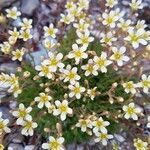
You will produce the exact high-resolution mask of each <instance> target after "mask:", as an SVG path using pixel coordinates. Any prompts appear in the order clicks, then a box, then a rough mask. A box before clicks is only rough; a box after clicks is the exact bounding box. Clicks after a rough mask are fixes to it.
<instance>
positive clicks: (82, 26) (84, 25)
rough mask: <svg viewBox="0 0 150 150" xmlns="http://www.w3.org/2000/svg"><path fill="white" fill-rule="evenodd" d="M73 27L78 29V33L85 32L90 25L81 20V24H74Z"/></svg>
mask: <svg viewBox="0 0 150 150" xmlns="http://www.w3.org/2000/svg"><path fill="white" fill-rule="evenodd" d="M73 26H74V27H75V28H76V29H77V30H76V32H85V31H87V30H88V28H89V26H90V25H89V23H86V22H85V20H83V19H80V20H79V23H74V24H73Z"/></svg>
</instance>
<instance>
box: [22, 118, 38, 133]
mask: <svg viewBox="0 0 150 150" xmlns="http://www.w3.org/2000/svg"><path fill="white" fill-rule="evenodd" d="M21 125H22V126H23V129H22V130H21V134H22V135H25V136H28V135H30V136H33V132H34V128H36V127H37V126H38V125H37V123H36V122H33V121H32V117H31V116H30V117H29V118H28V119H26V120H25V121H23V123H22V124H21Z"/></svg>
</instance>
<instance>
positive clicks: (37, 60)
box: [26, 45, 48, 65]
mask: <svg viewBox="0 0 150 150" xmlns="http://www.w3.org/2000/svg"><path fill="white" fill-rule="evenodd" d="M31 55H32V57H33V59H34V62H35V65H39V64H41V60H42V59H41V58H42V57H44V58H47V57H48V55H47V51H46V49H44V47H43V46H42V45H39V50H38V51H36V52H33V53H31ZM26 59H27V60H29V61H32V58H31V56H30V55H29V54H27V55H26Z"/></svg>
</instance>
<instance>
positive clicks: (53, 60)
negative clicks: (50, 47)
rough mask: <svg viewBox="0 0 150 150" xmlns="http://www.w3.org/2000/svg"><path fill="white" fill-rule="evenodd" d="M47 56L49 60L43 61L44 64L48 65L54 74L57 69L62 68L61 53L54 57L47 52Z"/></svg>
mask: <svg viewBox="0 0 150 150" xmlns="http://www.w3.org/2000/svg"><path fill="white" fill-rule="evenodd" d="M48 55H49V59H47V60H44V63H45V64H47V65H49V67H50V69H51V71H52V72H56V70H57V68H58V67H59V68H63V67H64V64H63V63H62V62H61V60H62V58H63V54H62V53H58V54H57V55H55V54H54V53H52V52H49V53H48Z"/></svg>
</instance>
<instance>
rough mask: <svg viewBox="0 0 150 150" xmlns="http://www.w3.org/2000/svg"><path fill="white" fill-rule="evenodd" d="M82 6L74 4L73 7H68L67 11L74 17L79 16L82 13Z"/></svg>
mask: <svg viewBox="0 0 150 150" xmlns="http://www.w3.org/2000/svg"><path fill="white" fill-rule="evenodd" d="M80 11H81V8H79V7H77V5H74V7H73V8H72V9H68V10H67V12H68V14H70V15H71V16H72V17H74V18H75V17H78V16H79V15H80Z"/></svg>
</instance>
